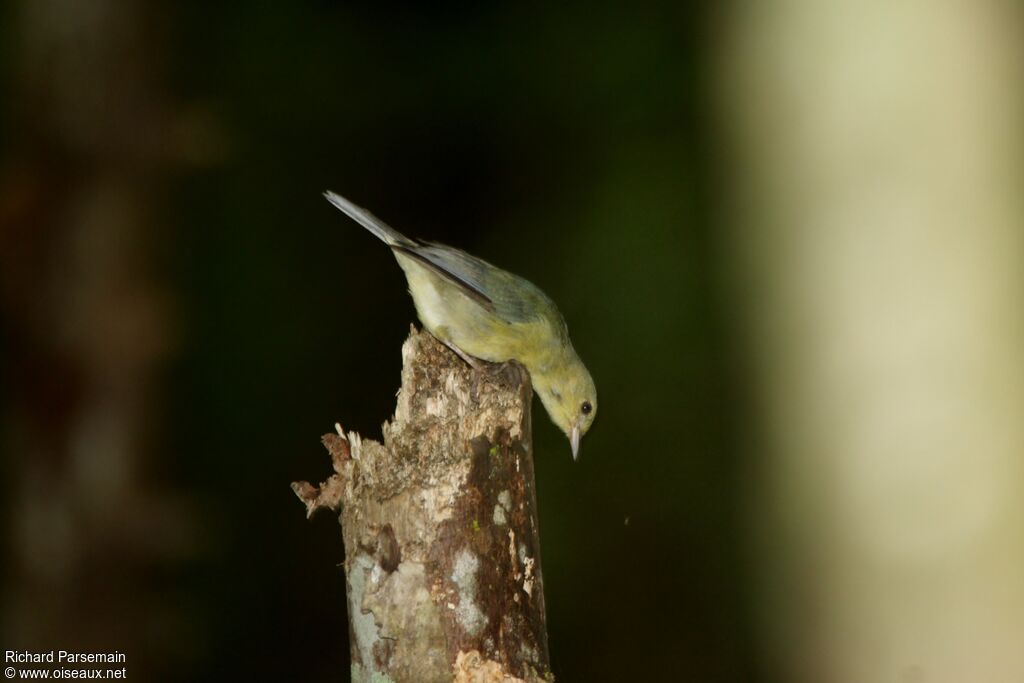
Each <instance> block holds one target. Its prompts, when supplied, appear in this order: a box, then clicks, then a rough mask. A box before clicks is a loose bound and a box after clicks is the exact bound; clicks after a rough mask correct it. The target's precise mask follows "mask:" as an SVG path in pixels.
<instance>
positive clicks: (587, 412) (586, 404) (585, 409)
mask: <svg viewBox="0 0 1024 683" xmlns="http://www.w3.org/2000/svg"><path fill="white" fill-rule="evenodd" d="M593 409H594V406H592V405H590V401H584V402H583V405H581V406H580V410H582V411H583V414H584V415H590V411H591V410H593Z"/></svg>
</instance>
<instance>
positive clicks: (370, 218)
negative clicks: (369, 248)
mask: <svg viewBox="0 0 1024 683" xmlns="http://www.w3.org/2000/svg"><path fill="white" fill-rule="evenodd" d="M324 197H326V198H327V201H329V202H330V203H331V204H333V205H334V206H335V208H338V209H341V210H342V211H343V212H344V213H345V215H347V216H348V217H349V218H351V219H352V220H354V221H355V222H356V223H358V224H359V225H361V226H363V227H364V228H366V229H367V230H369V231H370V232H372V233H373V234H374V235H376V236H377V238H378V239H380V240H381V241H383V242H384V243H386V244H388V245H390V246H392V247H393V246H396V245H401V246H410V247H413V246H416V243H415V242H413V241H412V240H411V239H409V238H408V237H406V236H405V235H403V234H402V233H400V232H398V231H397V230H395V229H394V228H392V227H391V226H390V225H388V224H387V223H385V222H384V221H382V220H381V219H379V218H377V217H376V216H374V215H373V214H372V213H370V212H369V211H367V210H366V209H364V208H363V207H361V206H356V205H355V204H353V203H352V202H350V201H349V200H347V199H345V198H344V197H342V196H341V195H340V194H337V193H336V192H331V191H330V190H327V191H326V192H324Z"/></svg>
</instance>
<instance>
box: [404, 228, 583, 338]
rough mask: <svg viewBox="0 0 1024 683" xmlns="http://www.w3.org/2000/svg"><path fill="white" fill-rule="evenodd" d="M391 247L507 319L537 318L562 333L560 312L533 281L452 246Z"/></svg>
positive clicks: (512, 320)
mask: <svg viewBox="0 0 1024 683" xmlns="http://www.w3.org/2000/svg"><path fill="white" fill-rule="evenodd" d="M392 249H394V250H395V251H399V252H401V253H403V254H407V255H409V256H412V257H413V258H415V259H417V260H418V261H419V262H420V263H422V264H424V265H426V266H427V267H428V268H430V269H431V270H433V271H434V272H436V273H438V274H439V275H441V276H443V277H445V278H447V279H448V280H449V281H451V282H453V283H455V284H456V285H458V287H459V288H460V289H461V290H462V291H463V292H465V293H466V294H467V295H468V296H469V297H471V298H472V299H474V300H475V301H477V302H478V303H479V304H480V305H481V306H483V307H484V308H486V309H487V310H488V311H490V312H491V313H493V314H494V315H496V316H497V317H498V318H500V319H502V320H504V321H505V322H508V323H524V322H534V321H536V320H538V319H540V320H547V321H550V322H552V323H553V324H556V327H557V328H558V329H557V330H556V331H557V333H559V334H564V332H563V331H562V328H564V326H565V323H564V322H562V316H561V314H560V313H559V312H558V308H557V307H556V306H555V304H554V303H553V302H552V301H551V299H549V298H548V297H547V295H546V294H544V292H542V291H541V290H540V289H539V288H537V287H536V286H535V285H534V284H533V283H532V282H530V281H529V280H526V279H524V278H521V277H519V276H518V275H513V274H512V273H509V272H508V271H506V270H502V269H501V268H498V267H497V266H495V265H492V264H490V263H488V262H487V261H484V260H483V259H479V258H477V257H475V256H472V255H471V254H467V253H466V252H464V251H460V250H459V249H455V248H453V247H449V246H445V245H443V244H437V243H434V242H427V243H423V244H420V245H417V246H415V247H405V246H393V247H392Z"/></svg>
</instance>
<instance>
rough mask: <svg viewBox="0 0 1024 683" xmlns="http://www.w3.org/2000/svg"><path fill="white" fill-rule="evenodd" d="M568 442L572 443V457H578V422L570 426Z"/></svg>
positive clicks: (574, 458)
mask: <svg viewBox="0 0 1024 683" xmlns="http://www.w3.org/2000/svg"><path fill="white" fill-rule="evenodd" d="M569 443H570V444H572V459H573V460H579V459H580V426H579V425H578V424H576V425H573V426H572V435H571V436H570V437H569Z"/></svg>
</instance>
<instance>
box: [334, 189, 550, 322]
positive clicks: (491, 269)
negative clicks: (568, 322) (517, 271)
mask: <svg viewBox="0 0 1024 683" xmlns="http://www.w3.org/2000/svg"><path fill="white" fill-rule="evenodd" d="M324 197H326V198H327V201H329V202H330V203H331V204H333V205H334V206H335V207H337V208H338V209H340V210H341V211H343V212H344V213H345V214H346V215H347V216H348V217H349V218H351V219H352V220H354V221H355V222H357V223H359V225H361V226H363V227H364V228H366V229H367V230H369V231H370V232H372V233H373V234H374V235H376V236H377V238H378V239H380V240H382V241H383V242H385V243H386V244H387V245H389V246H390V247H391V248H392V249H394V250H395V251H398V252H401V253H403V254H406V255H408V256H410V257H412V258H415V259H416V260H417V261H419V262H420V263H422V264H424V265H425V266H427V267H428V268H430V269H431V270H433V271H434V272H436V273H437V274H438V275H441V276H442V277H444V278H446V279H447V280H449V281H450V282H452V283H454V284H455V285H457V286H458V287H459V288H460V289H461V290H462V291H463V292H465V293H466V295H467V296H469V297H470V298H472V299H473V300H475V301H476V302H477V303H479V304H480V305H481V306H483V307H484V308H486V309H487V310H489V311H491V312H492V313H494V314H496V315H497V316H498V317H500V318H502V319H503V320H506V321H508V322H525V321H528V320H534V319H537V318H543V319H550V320H557V321H561V320H562V317H561V315H560V314H559V313H558V309H557V308H556V307H555V305H554V303H553V302H552V301H551V300H550V299H549V298H548V297H547V295H545V294H544V293H543V292H542V291H540V289H538V288H537V287H536V286H534V285H533V283H531V282H529V281H528V280H524V279H523V278H521V277H518V276H516V275H513V274H512V273H509V272H507V271H505V270H502V269H501V268H498V267H497V266H493V265H491V264H490V263H487V262H486V261H484V260H482V259H478V258H476V257H475V256H471V255H470V254H467V253H466V252H464V251H460V250H458V249H454V248H452V247H448V246H445V245H443V244H436V243H432V242H431V243H420V242H417V241H415V240H412V239H409V238H408V237H406V236H405V235H403V234H402V233H400V232H398V231H397V230H395V229H394V228H392V227H391V226H390V225H388V224H387V223H385V222H384V221H382V220H380V219H379V218H377V217H376V216H374V215H373V214H372V213H370V212H369V211H367V210H366V209H364V208H362V207H360V206H357V205H355V204H353V203H352V202H350V201H349V200H347V199H345V198H344V197H342V196H341V195H339V194H337V193H335V192H331V191H330V190H328V191H326V192H324ZM564 327H565V323H564V322H560V325H559V328H560V329H559V330H558V331H559V332H560V333H561V334H565V330H564Z"/></svg>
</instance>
